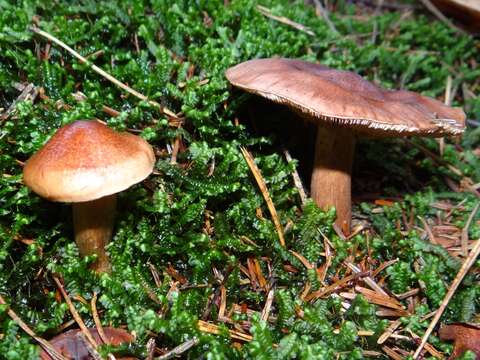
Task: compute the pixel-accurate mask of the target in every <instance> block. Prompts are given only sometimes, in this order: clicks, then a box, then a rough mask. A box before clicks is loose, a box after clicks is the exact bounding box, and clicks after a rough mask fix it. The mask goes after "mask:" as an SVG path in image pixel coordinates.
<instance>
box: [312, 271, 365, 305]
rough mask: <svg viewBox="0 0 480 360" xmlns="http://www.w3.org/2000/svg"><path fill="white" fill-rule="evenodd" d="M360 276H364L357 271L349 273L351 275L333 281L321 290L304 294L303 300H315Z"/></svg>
mask: <svg viewBox="0 0 480 360" xmlns="http://www.w3.org/2000/svg"><path fill="white" fill-rule="evenodd" d="M362 276H365V274H364V273H358V274H351V275H348V276H346V277H344V278H343V279H341V280H339V281H337V282H335V283H333V284H332V285H329V286H327V287H325V288H323V289H321V290H318V291H315V292H313V293H311V294H309V295H307V296H305V301H313V300H316V299H319V298H321V297H322V296H325V295H327V294H329V293H331V292H333V291H335V290H338V289H340V288H342V287H344V286H346V285H347V284H348V283H349V282H350V281H352V280H355V279H357V278H360V277H362Z"/></svg>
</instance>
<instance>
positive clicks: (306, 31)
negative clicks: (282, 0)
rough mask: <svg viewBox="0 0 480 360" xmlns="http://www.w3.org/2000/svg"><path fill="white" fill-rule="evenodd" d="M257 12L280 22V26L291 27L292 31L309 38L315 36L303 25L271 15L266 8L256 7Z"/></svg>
mask: <svg viewBox="0 0 480 360" xmlns="http://www.w3.org/2000/svg"><path fill="white" fill-rule="evenodd" d="M257 10H258V11H259V12H260V13H261V14H262V15H264V16H266V17H268V18H270V19H273V20H276V21H278V22H281V23H282V24H285V25H288V26H291V27H293V28H294V29H297V30H300V31H303V32H304V33H306V34H308V35H310V36H315V33H314V32H313V31H312V30H310V29H309V28H307V27H306V26H305V25H302V24H299V23H297V22H295V21H292V20H290V19H289V18H286V17H285V16H277V15H273V14H272V12H271V11H270V9H268V8H266V7H265V6H261V5H257Z"/></svg>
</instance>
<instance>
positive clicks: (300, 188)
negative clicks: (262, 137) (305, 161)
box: [283, 150, 307, 206]
mask: <svg viewBox="0 0 480 360" xmlns="http://www.w3.org/2000/svg"><path fill="white" fill-rule="evenodd" d="M283 154H284V155H285V159H287V161H288V162H290V161H292V160H293V159H292V156H291V155H290V152H289V151H288V150H284V151H283ZM292 177H293V183H294V185H295V187H296V188H297V191H298V195H299V196H300V202H301V203H302V206H304V205H305V203H306V202H307V192H306V191H305V188H304V187H303V184H302V179H300V175H299V174H298V171H297V168H295V169H294V170H293V172H292Z"/></svg>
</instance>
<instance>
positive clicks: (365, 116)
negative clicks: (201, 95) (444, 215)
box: [226, 58, 465, 136]
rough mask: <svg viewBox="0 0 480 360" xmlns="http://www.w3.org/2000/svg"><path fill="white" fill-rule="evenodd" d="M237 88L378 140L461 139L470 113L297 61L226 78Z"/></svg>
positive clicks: (262, 62)
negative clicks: (466, 116)
mask: <svg viewBox="0 0 480 360" xmlns="http://www.w3.org/2000/svg"><path fill="white" fill-rule="evenodd" d="M226 77H227V79H228V80H229V81H230V82H231V83H232V84H233V85H235V86H237V87H239V88H242V89H244V90H246V91H248V92H251V93H255V94H259V95H261V96H264V97H266V98H268V99H270V100H273V101H275V102H278V103H281V104H286V105H288V106H290V107H292V108H294V109H295V110H297V111H299V112H300V113H303V114H305V115H306V116H307V117H308V118H309V119H311V120H314V121H316V122H317V123H318V124H323V125H329V124H332V125H334V124H338V125H340V126H344V127H351V128H354V129H355V130H356V131H358V132H361V133H366V134H368V135H377V136H409V135H420V136H442V135H447V134H448V135H457V134H460V133H461V132H462V131H463V128H464V127H465V113H464V112H463V111H462V110H461V109H458V108H451V107H448V106H446V105H444V104H442V103H441V102H440V101H437V100H434V99H432V98H429V97H426V96H422V95H419V94H416V93H414V92H411V91H390V90H384V89H381V88H379V87H378V86H376V85H374V84H372V83H371V82H369V81H367V80H365V79H363V78H362V77H361V76H359V75H357V74H354V73H352V72H348V71H341V70H334V69H330V68H328V67H326V66H323V65H319V64H313V63H309V62H306V61H301V60H292V59H280V58H272V59H256V60H250V61H246V62H244V63H241V64H239V65H236V66H234V67H232V68H230V69H228V70H227V72H226Z"/></svg>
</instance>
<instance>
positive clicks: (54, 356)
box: [0, 295, 68, 360]
mask: <svg viewBox="0 0 480 360" xmlns="http://www.w3.org/2000/svg"><path fill="white" fill-rule="evenodd" d="M0 304H2V305H8V304H7V303H6V302H5V300H4V299H3V297H2V296H1V295H0ZM7 313H8V316H10V318H11V319H12V320H13V321H15V322H16V323H17V324H18V326H20V328H21V329H22V330H23V331H25V332H26V333H27V334H28V335H29V336H31V337H32V338H33V339H34V340H35V341H36V342H38V343H39V344H40V346H41V347H42V348H43V349H44V350H45V351H46V352H47V354H48V355H50V356H51V357H52V359H54V360H68V358H66V357H65V356H63V355H62V354H60V353H59V352H58V351H57V350H55V348H54V347H53V346H52V345H51V344H50V343H49V342H48V341H47V340H45V339H42V338H41V337H39V336H37V334H35V332H34V331H33V330H32V329H30V327H29V326H28V325H27V324H25V323H24V322H23V320H22V319H20V317H19V316H18V315H17V314H16V313H15V312H14V311H13V310H12V309H10V308H9V309H8V311H7Z"/></svg>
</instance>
